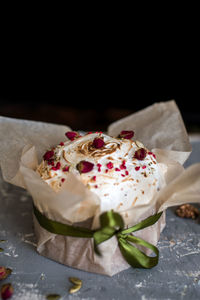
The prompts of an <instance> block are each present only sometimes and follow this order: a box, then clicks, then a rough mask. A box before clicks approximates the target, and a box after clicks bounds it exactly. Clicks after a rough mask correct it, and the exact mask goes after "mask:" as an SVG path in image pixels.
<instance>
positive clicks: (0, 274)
mask: <svg viewBox="0 0 200 300" xmlns="http://www.w3.org/2000/svg"><path fill="white" fill-rule="evenodd" d="M6 274H7V272H6V268H5V267H0V280H3V279H5V278H6Z"/></svg>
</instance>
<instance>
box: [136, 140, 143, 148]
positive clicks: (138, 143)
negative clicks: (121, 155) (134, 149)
mask: <svg viewBox="0 0 200 300" xmlns="http://www.w3.org/2000/svg"><path fill="white" fill-rule="evenodd" d="M135 144H136V146H138V148H144V145H143V144H142V143H141V142H139V141H135Z"/></svg>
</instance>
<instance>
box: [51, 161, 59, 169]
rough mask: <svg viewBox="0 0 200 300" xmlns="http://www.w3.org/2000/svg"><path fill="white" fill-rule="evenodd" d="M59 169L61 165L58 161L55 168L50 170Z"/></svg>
mask: <svg viewBox="0 0 200 300" xmlns="http://www.w3.org/2000/svg"><path fill="white" fill-rule="evenodd" d="M60 167H61V163H60V162H59V161H58V162H57V164H56V166H55V167H52V168H51V170H53V171H57V170H59V169H60Z"/></svg>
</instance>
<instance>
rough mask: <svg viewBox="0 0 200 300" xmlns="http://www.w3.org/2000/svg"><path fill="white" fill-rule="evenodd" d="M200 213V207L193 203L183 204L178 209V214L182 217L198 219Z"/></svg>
mask: <svg viewBox="0 0 200 300" xmlns="http://www.w3.org/2000/svg"><path fill="white" fill-rule="evenodd" d="M199 214H200V212H199V209H198V208H196V207H195V206H193V205H191V204H183V205H181V206H179V207H178V208H177V209H176V215H177V216H179V217H181V218H191V219H196V218H197V217H198V216H199Z"/></svg>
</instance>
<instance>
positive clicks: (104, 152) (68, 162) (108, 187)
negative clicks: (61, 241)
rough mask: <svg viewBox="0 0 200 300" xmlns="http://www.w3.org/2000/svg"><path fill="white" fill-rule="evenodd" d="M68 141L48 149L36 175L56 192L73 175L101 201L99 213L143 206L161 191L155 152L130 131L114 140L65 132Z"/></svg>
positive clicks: (97, 133)
mask: <svg viewBox="0 0 200 300" xmlns="http://www.w3.org/2000/svg"><path fill="white" fill-rule="evenodd" d="M66 136H67V141H65V142H61V143H60V144H59V145H58V146H56V147H55V148H52V149H50V150H48V151H47V152H46V153H45V154H44V156H43V161H42V162H41V164H40V165H39V166H38V168H37V172H38V173H39V175H40V176H41V178H42V179H43V180H45V182H46V183H47V184H49V185H50V186H51V187H52V189H53V190H55V191H59V190H60V189H61V187H62V185H63V184H64V182H65V181H66V180H67V177H68V175H69V173H73V175H74V176H76V177H77V178H78V179H79V180H80V181H81V182H82V183H83V184H84V185H85V186H86V187H87V188H88V189H90V190H91V191H92V192H93V193H96V194H97V195H98V196H99V199H100V207H101V211H104V210H108V209H114V210H117V211H123V210H125V209H128V208H131V207H134V206H137V205H146V204H148V203H149V201H150V200H151V199H152V198H153V197H154V196H155V194H156V192H157V191H158V190H159V189H160V185H161V176H160V172H159V165H158V163H157V161H156V156H155V154H154V153H152V152H151V151H149V150H148V149H147V148H145V146H144V145H143V144H142V143H141V142H138V141H136V140H134V139H133V137H134V132H133V131H122V132H121V133H120V134H119V135H118V137H116V138H114V137H111V136H108V135H106V134H104V133H102V132H95V133H91V132H89V133H87V134H85V135H83V136H81V135H80V134H79V133H77V132H67V133H66Z"/></svg>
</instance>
